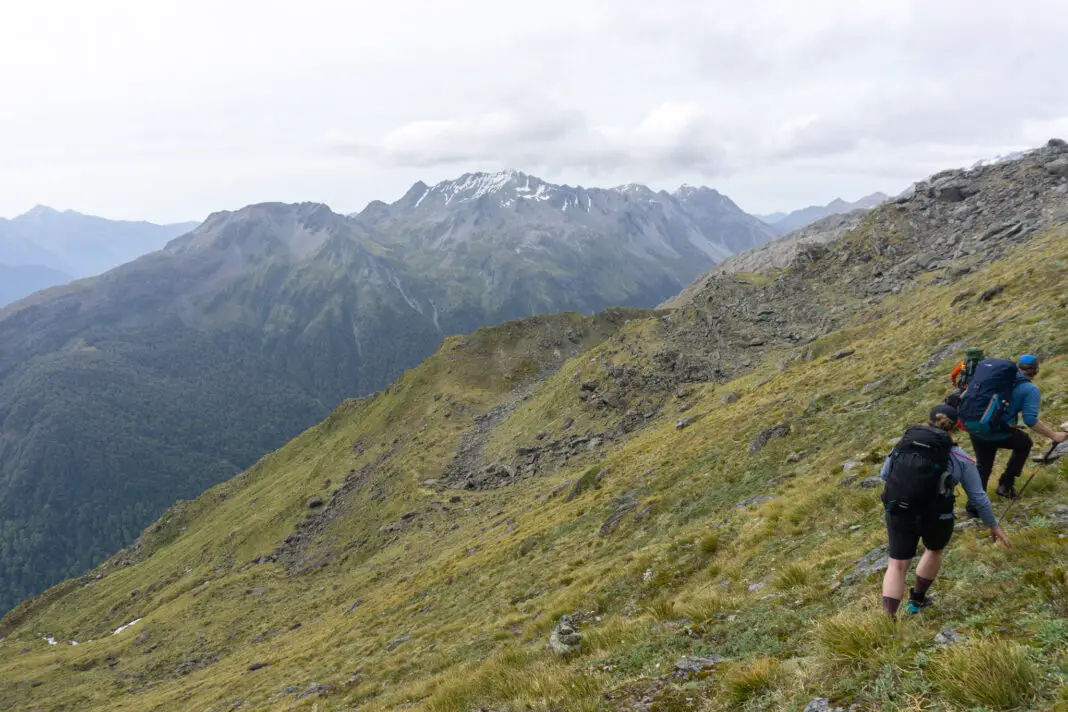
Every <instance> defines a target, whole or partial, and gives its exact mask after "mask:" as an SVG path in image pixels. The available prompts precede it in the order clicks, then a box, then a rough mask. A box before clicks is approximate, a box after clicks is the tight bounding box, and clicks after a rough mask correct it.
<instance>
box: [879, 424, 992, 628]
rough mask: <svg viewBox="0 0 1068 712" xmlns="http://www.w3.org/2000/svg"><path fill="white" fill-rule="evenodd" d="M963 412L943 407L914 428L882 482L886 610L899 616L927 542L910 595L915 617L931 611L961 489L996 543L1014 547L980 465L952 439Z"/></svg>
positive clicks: (882, 473)
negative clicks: (920, 549) (985, 487)
mask: <svg viewBox="0 0 1068 712" xmlns="http://www.w3.org/2000/svg"><path fill="white" fill-rule="evenodd" d="M957 427H958V426H957V410H956V409H955V408H954V407H953V406H950V405H945V404H942V405H938V406H935V408H934V409H933V410H932V411H931V414H930V419H929V420H928V422H927V424H926V425H914V426H911V427H909V428H908V429H907V430H906V431H905V433H904V435H902V437H901V441H900V442H899V443H898V444H897V445H895V446H894V449H893V451H892V452H891V453H890V455H889V456H888V457H887V458H886V461H885V462H883V467H882V470H881V471H880V472H879V476H880V477H882V479H883V481H884V482H885V483H886V487H885V488H884V490H883V504H884V505H886V529H887V533H888V535H889V539H890V562H889V564H888V565H887V568H886V574H885V576H884V577H883V610H885V611H886V613H887V614H888V615H889V616H890V617H891V618H893V617H896V616H897V609H898V606H900V605H901V599H902V598H903V597H904V594H905V576H906V574H908V570H909V566H911V564H912V559H913V558H914V557H915V556H916V548H917V545H918V544H919V542H920V540H921V539H922V540H923V546H924V549H925V551H924V552H923V556H922V557H921V558H920V563H919V564H917V566H916V585H915V586H914V587H913V588H911V589H909V603H908V612H909V613H919V612H920V611H921V610H923V609H924V608H926V607H927V606H928V605H930V603H931V602H930V599H928V598H927V590H928V589H929V588H930V587H931V584H932V583H934V580H935V577H937V576H938V570H939V568H941V566H942V552H943V551H944V550H945V548H946V545H947V544H949V540H950V538H951V537H952V536H953V524H954V521H953V502H954V497H955V492H954V489H955V487H956V485H958V484H960V485H961V486H962V487H963V488H964V491H965V492H966V493H967V495H968V502H969V504H972V505H974V506H975V507H976V509H977V510H978V512H979V515H980V516H981V517H982V520H983V524H986V525H987V526H988V527H990V534H991V538H994V539H997V540H998V541H1000V542H1001V543H1002V545H1003V546H1004V547H1005V548H1006V549H1011V548H1012V544H1011V543H1010V542H1009V540H1008V538H1007V537H1006V536H1005V532H1003V531H1002V530H1001V527H999V526H998V522H997V519H996V518H995V517H994V507H993V505H992V504H991V503H990V498H989V497H987V496H986V492H984V491H983V490H982V489H981V488H980V486H979V472H978V471H977V470H976V467H975V460H973V459H972V458H970V457H969V456H968V454H967V453H966V452H964V451H963V450H961V449H960V448H959V447H957V446H956V445H955V444H954V443H953V438H952V437H951V435H950V433H952V432H953V431H955V430H957Z"/></svg>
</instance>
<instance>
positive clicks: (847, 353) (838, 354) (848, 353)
mask: <svg viewBox="0 0 1068 712" xmlns="http://www.w3.org/2000/svg"><path fill="white" fill-rule="evenodd" d="M855 353H856V349H842V350H841V351H836V352H834V353H833V354H831V355H830V356H828V357H827V358H828V359H829V360H831V361H838V360H839V359H843V358H846V357H848V356H852V355H853V354H855Z"/></svg>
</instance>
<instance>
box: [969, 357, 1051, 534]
mask: <svg viewBox="0 0 1068 712" xmlns="http://www.w3.org/2000/svg"><path fill="white" fill-rule="evenodd" d="M1038 370H1039V362H1038V358H1037V357H1035V356H1033V355H1031V354H1025V355H1023V356H1021V357H1020V358H1019V359H1018V360H1017V361H1016V362H1015V363H1013V362H1012V361H1006V360H1003V359H987V360H985V361H982V362H981V363H980V364H979V365H978V366H977V367H976V371H975V375H974V376H973V378H972V387H971V388H969V389H968V390H967V391H965V394H964V397H963V398H962V399H961V404H960V417H961V421H962V422H961V424H962V426H963V427H964V428H965V429H966V430H967V431H968V434H969V436H970V437H971V441H972V447H973V448H974V449H975V457H976V460H977V461H978V468H979V478H980V480H981V481H982V485H983V489H984V491H985V490H986V487H987V484H988V482H989V481H990V474H991V472H992V471H993V469H994V460H995V458H996V457H997V453H998V450H1010V451H1012V455H1010V456H1009V461H1008V463H1007V464H1006V465H1005V471H1004V472H1003V473H1002V475H1001V478H1000V479H999V481H998V489H997V493H998V495H999V496H1001V497H1008V498H1010V499H1015V498H1016V487H1015V482H1016V478H1017V477H1019V476H1020V473H1021V472H1022V471H1023V468H1024V465H1025V464H1027V456H1028V455H1030V454H1031V447H1032V445H1033V443H1032V442H1031V437H1030V436H1029V435H1028V434H1027V432H1026V431H1025V430H1024V429H1023V428H1020V427H1019V425H1018V422H1019V420H1020V419H1021V418H1022V419H1023V423H1024V425H1026V426H1027V427H1028V428H1030V429H1031V430H1034V431H1035V432H1036V433H1038V434H1040V435H1043V436H1045V437H1047V438H1049V439H1050V440H1053V441H1054V442H1058V443H1063V442H1064V441H1065V440H1066V439H1068V434H1066V433H1062V432H1057V431H1056V430H1054V429H1053V428H1052V427H1050V426H1049V425H1047V424H1046V423H1043V422H1042V421H1041V420H1039V419H1038V410H1039V406H1040V405H1041V402H1042V393H1041V391H1039V389H1038V386H1036V385H1035V384H1034V383H1032V382H1031V380H1032V379H1033V378H1034V377H1035V376H1037V375H1038ZM968 514H969V515H971V516H973V517H974V516H976V511H975V509H974V508H973V507H969V509H968Z"/></svg>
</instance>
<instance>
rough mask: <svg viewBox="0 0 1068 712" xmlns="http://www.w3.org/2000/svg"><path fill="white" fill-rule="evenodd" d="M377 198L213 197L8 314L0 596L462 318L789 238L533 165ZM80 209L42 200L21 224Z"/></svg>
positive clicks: (16, 594) (3, 333) (671, 277)
mask: <svg viewBox="0 0 1068 712" xmlns="http://www.w3.org/2000/svg"><path fill="white" fill-rule="evenodd" d="M420 185H421V184H420ZM378 205H379V207H378V208H375V207H374V206H372V207H371V208H368V210H366V211H364V214H362V215H360V216H356V217H344V216H341V215H337V214H335V213H333V212H332V211H331V210H330V209H329V208H327V207H326V206H325V205H320V204H314V203H303V204H299V205H282V204H263V205H254V206H248V207H246V208H243V209H242V210H238V211H233V212H230V211H226V212H220V213H216V214H214V215H211V216H210V217H208V219H207V220H205V222H204V223H203V224H202V225H200V226H199V227H197V228H196V229H195V230H192V231H190V232H188V233H186V234H184V235H182V236H180V237H178V238H176V239H174V240H173V241H171V242H170V243H168V244H167V246H166V247H165V248H164V249H162V250H160V251H158V252H154V253H151V254H148V255H145V256H143V257H141V258H139V259H137V260H135V261H133V262H130V263H128V264H125V265H123V266H121V267H119V268H117V269H115V270H112V271H110V272H108V273H106V274H104V275H101V276H99V277H97V278H93V279H86V280H82V281H80V282H77V283H75V284H72V285H69V286H66V287H59V288H56V289H53V290H49V291H47V292H44V293H41V294H36V295H34V296H32V297H30V298H27V299H26V300H24V301H22V302H19V303H17V304H14V305H12V306H10V307H9V308H7V309H3V310H0V612H4V611H6V610H8V609H9V608H10V607H12V606H14V605H15V604H17V603H18V602H19V601H21V600H22V599H23V598H25V597H27V596H29V595H33V594H35V593H38V592H40V591H42V590H43V589H44V588H46V587H47V586H50V585H52V584H54V583H57V582H58V581H61V580H63V579H64V578H67V577H70V576H76V575H78V574H80V573H82V572H83V571H85V570H86V569H87V568H89V567H90V566H93V565H95V564H97V563H99V562H100V561H101V560H102V559H103V558H104V557H105V556H106V555H109V554H111V553H114V552H115V551H117V550H118V549H119V548H121V547H122V546H125V545H126V544H129V543H130V542H131V541H132V540H133V539H134V537H135V536H136V534H137V532H138V531H140V530H141V529H142V528H143V527H144V526H145V525H146V524H148V523H149V522H151V521H152V520H153V519H155V518H156V517H157V516H159V514H160V513H161V512H162V511H163V510H164V508H166V507H167V506H168V505H169V504H170V503H171V502H173V501H174V500H175V499H176V498H179V497H191V496H193V495H195V494H197V493H199V492H200V491H202V490H203V489H204V488H205V487H207V486H210V485H213V484H215V483H217V482H220V481H222V480H224V479H226V478H228V477H230V476H232V475H234V474H235V473H236V472H238V471H240V470H242V469H244V468H245V467H248V466H249V465H251V464H252V463H253V462H254V461H255V460H256V459H257V458H258V457H260V456H261V455H263V454H264V453H266V452H269V451H271V450H273V449H275V448H277V447H279V446H280V445H282V444H283V443H285V442H286V441H287V440H289V439H290V438H292V437H293V436H294V435H296V434H297V433H298V432H300V431H301V430H303V429H304V428H307V427H308V426H310V425H312V424H313V423H315V422H318V421H319V420H321V419H322V418H324V417H326V415H327V414H329V412H330V411H331V410H332V409H333V408H334V407H336V406H337V404H338V403H340V402H341V401H342V400H343V399H345V398H348V397H354V396H362V395H366V394H368V393H371V392H373V391H375V390H377V389H379V388H382V387H383V386H385V385H386V384H387V383H389V382H390V381H391V380H392V379H394V378H396V377H397V376H398V375H399V374H400V373H402V372H403V371H404V369H407V368H411V367H413V366H415V365H417V364H418V363H419V362H420V361H422V360H423V359H424V358H426V357H427V356H429V355H431V354H432V353H433V352H434V350H435V349H436V348H437V347H438V346H439V345H440V344H441V341H442V338H443V337H444V336H446V335H448V334H456V333H469V332H471V331H473V330H474V329H477V328H478V327H480V326H484V325H488V324H496V323H500V322H502V321H505V320H508V319H514V318H518V317H522V316H529V315H532V314H539V313H553V312H559V311H568V310H575V311H579V312H582V313H587V314H588V313H593V312H595V311H598V310H602V309H605V308H608V307H612V306H623V307H642V306H651V305H654V304H656V303H658V302H660V301H662V300H663V299H665V298H668V297H669V296H672V295H674V294H677V293H678V292H679V290H680V289H682V287H683V286H685V285H686V284H688V283H689V282H690V281H692V280H693V279H694V278H695V277H696V276H697V275H698V274H700V273H701V272H703V271H705V270H707V269H708V268H710V267H711V266H712V265H714V264H715V263H716V261H717V260H718V259H720V258H722V257H723V256H726V255H729V254H731V252H732V251H733V250H735V249H744V248H747V247H749V246H751V245H754V244H759V243H760V242H762V241H764V240H766V239H768V238H769V237H771V233H770V231H768V230H767V229H766V228H765V227H764V226H763V225H761V224H760V223H759V222H758V221H756V220H755V219H753V218H751V217H749V216H747V215H746V214H745V213H743V212H742V211H741V210H739V209H738V208H737V206H735V205H734V204H733V203H731V201H730V200H729V199H727V198H726V197H724V196H722V195H720V194H719V193H716V192H715V191H713V190H710V189H708V188H689V187H687V188H683V189H680V191H679V192H678V193H677V194H676V195H674V196H672V195H668V194H667V193H658V194H654V193H653V192H652V191H650V190H648V189H647V188H643V187H641V186H627V187H624V188H620V189H614V190H600V189H591V190H586V189H572V188H567V187H561V186H553V185H550V184H547V183H544V182H542V181H540V180H538V179H537V178H534V177H532V176H526V175H524V174H520V173H515V172H510V173H505V174H499V175H488V174H478V175H468V176H464V177H462V178H461V179H459V180H457V181H447V182H443V183H441V184H439V185H437V186H435V187H434V188H428V187H425V186H423V187H421V188H419V187H417V188H413V190H412V192H410V193H409V195H408V196H405V197H404V198H402V199H401V200H400V201H398V202H397V203H394V204H393V205H392V206H385V205H384V204H378ZM83 218H84V219H85V220H90V219H89V218H85V216H77V214H72V213H69V212H68V213H62V214H61V213H57V212H55V211H49V210H47V209H43V208H42V209H38V210H35V211H33V212H32V213H31V214H28V215H26V216H23V217H21V218H19V219H17V220H16V221H11V223H10V225H15V226H22V227H24V228H25V227H26V226H31V225H39V226H45V227H48V226H52V227H55V226H56V225H60V224H63V225H66V224H67V223H69V222H71V221H74V222H76V223H78V224H81V222H84V220H83ZM91 220H97V219H95V218H94V219H91ZM93 224H95V223H93ZM109 226H110V227H109V228H108V229H110V230H112V232H114V231H115V230H119V228H120V227H121V228H122V230H120V232H121V233H122V234H121V235H120V234H117V233H116V234H115V235H112V233H111V232H106V231H105V232H102V233H101V235H112V237H114V247H115V249H120V248H122V246H123V245H124V244H126V242H128V240H126V238H125V237H123V235H126V232H129V231H130V230H134V228H137V227H138V226H137V225H126V224H118V223H116V224H111V223H109ZM0 229H3V226H2V225H0ZM56 229H57V230H58V229H59V228H56ZM86 229H88V228H86ZM42 230H44V228H42ZM123 231H126V232H123ZM44 232H47V231H44ZM57 234H58V233H57ZM110 239H111V238H109V240H110ZM45 242H46V243H47V241H45ZM35 244H36V243H35ZM47 244H48V245H49V246H50V247H53V246H54V245H52V243H47ZM64 244H66V243H64ZM79 244H80V243H79ZM60 252H62V251H60ZM102 254H103V253H102Z"/></svg>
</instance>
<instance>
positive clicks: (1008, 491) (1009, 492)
mask: <svg viewBox="0 0 1068 712" xmlns="http://www.w3.org/2000/svg"><path fill="white" fill-rule="evenodd" d="M998 497H1007V498H1009V499H1016V497H1017V494H1016V488H1015V487H1013V486H1012V485H1009V486H1008V487H1006V486H1005V485H998Z"/></svg>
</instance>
